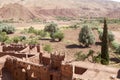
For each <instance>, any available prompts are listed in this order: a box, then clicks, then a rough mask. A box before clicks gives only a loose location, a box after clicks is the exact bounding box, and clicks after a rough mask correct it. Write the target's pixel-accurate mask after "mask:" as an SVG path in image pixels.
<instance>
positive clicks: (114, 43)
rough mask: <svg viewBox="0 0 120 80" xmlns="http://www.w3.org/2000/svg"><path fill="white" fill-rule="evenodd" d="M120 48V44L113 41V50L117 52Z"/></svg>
mask: <svg viewBox="0 0 120 80" xmlns="http://www.w3.org/2000/svg"><path fill="white" fill-rule="evenodd" d="M119 46H120V44H118V43H117V42H115V41H113V42H112V43H111V48H112V49H113V50H115V51H116V50H117V49H118V48H119Z"/></svg>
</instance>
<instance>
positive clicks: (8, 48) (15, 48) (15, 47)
mask: <svg viewBox="0 0 120 80" xmlns="http://www.w3.org/2000/svg"><path fill="white" fill-rule="evenodd" d="M26 47H27V46H25V45H17V44H16V45H13V44H12V45H3V48H2V51H3V52H6V51H21V50H23V49H25V48H26Z"/></svg>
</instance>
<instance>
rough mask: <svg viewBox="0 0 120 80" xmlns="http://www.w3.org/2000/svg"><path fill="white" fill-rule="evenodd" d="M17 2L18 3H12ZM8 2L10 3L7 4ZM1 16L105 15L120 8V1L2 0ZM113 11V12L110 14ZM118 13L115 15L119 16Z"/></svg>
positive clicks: (25, 17) (24, 17)
mask: <svg viewBox="0 0 120 80" xmlns="http://www.w3.org/2000/svg"><path fill="white" fill-rule="evenodd" d="M10 3H17V4H10ZM7 4H8V5H7ZM0 6H1V8H0V17H1V18H22V19H25V20H27V19H33V18H48V19H49V18H53V17H56V16H68V17H76V16H77V17H78V16H93V17H103V16H106V15H108V14H109V16H110V17H114V16H113V14H114V13H116V10H117V11H119V10H120V3H118V2H112V1H110V0H0ZM111 12H112V14H110V13H111ZM119 14H120V13H118V14H117V15H116V16H115V17H119Z"/></svg>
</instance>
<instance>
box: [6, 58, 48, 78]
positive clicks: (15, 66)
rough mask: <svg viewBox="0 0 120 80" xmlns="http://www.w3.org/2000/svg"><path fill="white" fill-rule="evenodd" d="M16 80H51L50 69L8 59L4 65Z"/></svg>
mask: <svg viewBox="0 0 120 80" xmlns="http://www.w3.org/2000/svg"><path fill="white" fill-rule="evenodd" d="M4 68H6V69H7V70H8V71H9V72H10V73H11V74H12V77H13V79H14V80H33V79H36V80H37V79H39V80H50V76H49V68H48V67H46V66H42V65H37V64H33V63H28V62H24V61H19V60H16V59H11V58H7V60H6V63H5V65H4Z"/></svg>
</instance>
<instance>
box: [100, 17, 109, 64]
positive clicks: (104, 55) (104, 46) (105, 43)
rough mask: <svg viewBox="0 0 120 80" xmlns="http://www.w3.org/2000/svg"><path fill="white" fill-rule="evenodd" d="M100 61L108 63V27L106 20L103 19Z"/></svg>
mask: <svg viewBox="0 0 120 80" xmlns="http://www.w3.org/2000/svg"><path fill="white" fill-rule="evenodd" d="M101 63H102V64H104V65H108V64H109V53H108V28H107V21H106V19H104V28H103V36H102V47H101Z"/></svg>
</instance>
